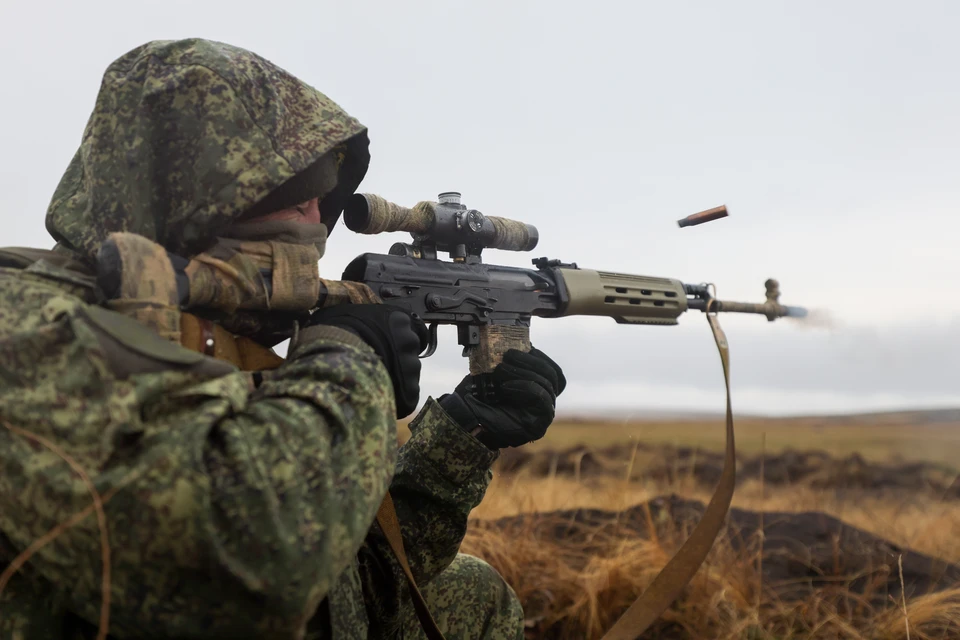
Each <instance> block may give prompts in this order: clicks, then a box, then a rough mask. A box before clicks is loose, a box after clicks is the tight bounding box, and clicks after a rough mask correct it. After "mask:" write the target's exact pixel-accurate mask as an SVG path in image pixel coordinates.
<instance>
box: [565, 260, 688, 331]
mask: <svg viewBox="0 0 960 640" xmlns="http://www.w3.org/2000/svg"><path fill="white" fill-rule="evenodd" d="M557 271H558V272H559V273H560V275H561V276H563V282H564V285H565V286H566V289H567V296H568V297H569V302H567V304H566V305H565V306H564V308H563V309H561V310H560V313H559V314H557V315H558V316H609V317H611V318H613V319H614V320H616V321H617V322H618V323H620V324H661V325H662V324H677V318H679V317H680V315H681V314H682V313H683V312H685V311H686V310H687V296H686V293H685V292H684V288H683V283H682V282H680V281H679V280H673V279H670V278H655V277H651V276H641V275H633V274H629V273H610V272H608V271H594V270H592V269H567V268H560V269H558V270H557Z"/></svg>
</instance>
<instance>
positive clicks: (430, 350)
mask: <svg viewBox="0 0 960 640" xmlns="http://www.w3.org/2000/svg"><path fill="white" fill-rule="evenodd" d="M438 327H439V325H438V324H437V323H436V322H434V323H433V324H431V325H430V326H429V327H428V329H429V332H430V337H429V343H428V344H427V350H426V351H425V352H424V353H422V354H420V359H421V360H422V359H424V358H429V357H430V356H432V355H433V354H435V353H436V352H437V343H438V339H437V328H438Z"/></svg>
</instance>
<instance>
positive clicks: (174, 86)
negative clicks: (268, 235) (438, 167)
mask: <svg viewBox="0 0 960 640" xmlns="http://www.w3.org/2000/svg"><path fill="white" fill-rule="evenodd" d="M367 147H368V139H367V134H366V128H365V127H364V126H363V125H361V124H360V123H359V122H358V121H357V120H356V119H354V118H353V117H351V116H350V115H348V114H347V113H346V112H344V111H343V109H341V108H340V107H339V106H338V105H337V104H335V103H334V102H333V101H332V100H330V99H329V98H327V97H326V96H325V95H323V94H322V93H320V92H319V91H317V90H315V89H313V88H312V87H310V86H308V85H307V84H305V83H303V82H302V81H300V80H298V79H297V78H295V77H293V76H292V75H290V74H289V73H287V72H286V71H284V70H282V69H280V68H278V67H277V66H275V65H274V64H272V63H270V62H269V61H267V60H265V59H263V58H261V57H260V56H258V55H256V54H253V53H251V52H249V51H245V50H243V49H240V48H237V47H233V46H230V45H227V44H222V43H219V42H211V41H208V40H199V39H190V40H180V41H156V42H150V43H147V44H145V45H143V46H140V47H138V48H136V49H134V50H132V51H130V52H129V53H127V54H126V55H124V56H122V57H121V58H119V59H117V60H116V61H114V62H113V63H112V64H111V65H110V66H109V67H108V68H107V70H106V73H105V74H104V76H103V82H102V84H101V88H100V92H99V94H98V96H97V101H96V106H95V107H94V110H93V113H92V115H91V116H90V119H89V121H88V123H87V126H86V129H85V131H84V134H83V141H82V142H81V145H80V148H79V149H78V150H77V153H76V155H75V156H74V157H73V160H72V161H71V162H70V166H69V167H68V168H67V171H66V173H65V174H64V176H63V178H62V179H61V181H60V184H59V185H58V187H57V190H56V192H55V193H54V196H53V199H52V201H51V203H50V207H49V209H48V210H47V218H46V225H47V230H48V231H49V232H50V234H51V235H53V237H54V238H55V239H56V240H57V242H58V243H59V245H60V248H61V249H68V250H72V251H75V252H77V253H79V254H80V256H81V257H82V258H84V259H86V260H90V259H91V258H92V257H93V256H95V255H96V252H97V249H98V248H99V246H100V244H101V242H103V240H104V239H105V238H106V237H107V235H108V234H109V233H111V232H114V231H129V232H133V233H137V234H139V235H142V236H145V237H147V238H149V239H151V240H153V241H155V242H157V243H159V244H161V245H163V246H164V247H166V248H167V249H169V250H170V251H173V252H176V253H180V254H181V255H185V256H190V255H193V254H195V253H198V252H200V251H202V250H203V249H204V248H205V247H206V246H208V245H209V244H210V243H211V242H212V241H213V239H214V237H215V236H217V235H218V233H219V232H220V231H222V230H223V229H224V228H226V227H227V226H229V225H230V224H231V223H232V222H234V221H236V220H237V219H239V218H241V217H242V216H243V215H244V214H245V213H247V212H250V210H251V209H252V208H253V207H254V205H256V204H257V203H259V202H261V201H263V200H264V199H265V198H266V197H267V196H268V195H269V194H271V192H275V190H277V189H278V187H280V186H281V185H283V184H284V183H287V185H288V186H289V185H290V184H291V182H288V181H290V180H291V178H294V176H298V175H302V174H303V173H304V172H305V171H307V170H308V169H310V168H311V167H313V166H314V165H315V164H319V163H318V160H320V158H321V157H323V156H324V155H325V154H327V153H328V152H334V153H336V154H338V155H339V156H340V159H341V166H340V170H339V178H338V183H337V187H336V188H335V189H334V190H333V192H331V193H330V194H329V195H327V196H326V197H325V198H324V199H323V201H322V202H321V212H322V213H323V221H324V222H325V223H326V225H327V227H328V229H330V230H332V227H333V225H334V224H335V223H336V221H337V219H338V218H339V216H340V213H341V211H342V210H343V204H344V202H345V201H346V198H347V197H348V196H349V195H350V194H352V193H353V191H355V190H356V188H357V186H358V185H359V183H360V181H361V180H362V179H363V176H364V174H365V173H366V170H367V165H368V163H369V154H368V150H367ZM292 182H296V181H292ZM317 195H320V194H314V195H312V196H311V197H316V196H317ZM306 199H309V198H304V200H306ZM268 202H269V200H268Z"/></svg>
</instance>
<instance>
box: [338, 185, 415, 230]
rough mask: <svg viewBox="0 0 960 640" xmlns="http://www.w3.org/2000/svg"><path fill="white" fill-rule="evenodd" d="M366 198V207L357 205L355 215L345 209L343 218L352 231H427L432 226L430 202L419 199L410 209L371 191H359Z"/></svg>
mask: <svg viewBox="0 0 960 640" xmlns="http://www.w3.org/2000/svg"><path fill="white" fill-rule="evenodd" d="M361 195H362V196H363V198H364V200H366V204H367V207H366V211H363V210H362V209H359V208H358V209H357V210H356V211H355V212H353V213H355V214H356V215H351V213H352V212H351V211H349V210H348V211H347V214H346V218H345V220H344V222H346V224H347V226H348V227H349V228H350V230H351V231H355V232H357V233H364V234H377V233H391V232H393V231H406V232H408V233H427V232H428V231H430V228H431V227H432V226H433V221H434V209H433V203H432V202H427V201H424V202H418V203H417V204H416V205H415V206H414V207H413V208H412V209H411V208H409V207H404V206H402V205H399V204H395V203H393V202H390V201H389V200H386V199H385V198H381V197H380V196H377V195H374V194H372V193H364V194H361Z"/></svg>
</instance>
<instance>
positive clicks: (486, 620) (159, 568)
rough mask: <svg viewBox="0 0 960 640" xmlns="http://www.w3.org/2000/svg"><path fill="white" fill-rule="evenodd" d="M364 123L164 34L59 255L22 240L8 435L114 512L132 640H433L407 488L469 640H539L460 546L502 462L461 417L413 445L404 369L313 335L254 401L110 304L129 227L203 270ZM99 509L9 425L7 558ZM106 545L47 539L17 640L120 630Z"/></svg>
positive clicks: (86, 162)
mask: <svg viewBox="0 0 960 640" xmlns="http://www.w3.org/2000/svg"><path fill="white" fill-rule="evenodd" d="M363 131H364V129H363V128H362V126H361V125H359V124H358V123H357V122H356V121H355V120H353V119H352V118H350V117H349V116H347V115H346V114H345V113H344V112H343V111H342V110H341V109H339V107H337V106H336V105H335V104H333V103H332V102H331V101H329V100H328V99H327V98H325V97H324V96H322V95H321V94H319V93H318V92H316V91H314V90H313V89H311V88H309V87H307V86H306V85H303V84H302V83H300V82H299V81H297V80H296V79H294V78H292V77H291V76H289V75H288V74H286V73H285V72H283V71H281V70H279V69H277V68H276V67H274V66H273V65H271V64H270V63H268V62H266V61H264V60H263V59H261V58H259V57H257V56H255V55H253V54H251V53H249V52H246V51H243V50H241V49H236V48H233V47H230V46H228V45H223V44H219V43H212V42H207V41H201V40H187V41H178V42H159V43H151V44H148V45H145V46H143V47H140V48H138V49H135V50H134V51H132V52H130V53H129V54H127V55H125V56H123V57H122V58H120V59H119V60H118V61H117V62H115V63H114V64H113V65H111V66H110V68H109V69H108V71H107V73H106V75H105V78H104V83H103V86H102V89H101V92H100V95H99V96H98V98H97V105H96V108H95V110H94V113H93V115H92V117H91V119H90V121H89V124H88V127H87V130H86V133H85V135H84V141H83V144H82V145H81V148H80V150H79V151H78V153H77V155H76V157H75V158H74V161H73V162H72V163H71V164H70V167H69V168H68V170H67V173H66V175H65V176H64V178H63V180H62V182H61V184H60V186H59V187H58V189H57V192H56V195H55V196H54V199H53V201H52V203H51V206H50V210H49V212H48V216H47V225H48V228H49V230H50V231H51V233H52V234H53V235H54V236H55V237H56V238H57V239H58V240H59V241H60V246H59V248H58V250H57V251H56V252H49V253H48V252H44V251H43V250H29V249H15V250H0V419H2V421H3V423H2V424H10V425H15V426H16V427H18V428H20V429H24V430H26V431H29V432H31V433H34V434H37V435H39V436H42V437H44V438H47V439H48V440H50V441H52V442H54V443H56V445H57V446H59V447H60V448H61V449H62V450H63V451H64V452H65V453H66V454H67V455H69V456H70V457H71V458H72V459H73V460H75V461H76V462H77V463H78V464H79V465H80V466H81V467H82V468H83V469H84V470H85V471H86V473H87V474H88V475H89V476H90V478H91V479H92V481H93V483H94V485H95V486H96V489H97V491H98V492H99V493H100V494H101V495H102V496H103V499H104V502H105V511H106V518H107V523H108V538H109V543H110V548H111V552H112V559H111V571H110V576H111V591H110V595H111V605H112V606H111V619H110V633H111V637H115V638H140V637H143V636H145V635H148V636H150V637H161V638H163V637H176V638H205V639H209V638H262V637H270V638H303V637H310V638H327V637H335V638H367V637H394V636H396V635H397V634H398V633H403V634H404V636H405V637H417V636H416V633H417V632H416V631H415V629H416V626H415V625H413V623H412V622H411V619H410V607H409V595H408V594H407V587H406V581H405V578H404V576H403V573H402V571H401V569H400V567H399V565H398V564H397V562H396V560H395V559H394V557H393V555H392V554H391V552H390V550H389V547H388V545H387V543H386V541H385V539H384V538H383V537H382V535H381V534H380V532H379V530H378V528H377V526H376V525H375V524H374V516H375V513H376V510H377V506H378V505H379V503H380V501H381V498H382V496H383V495H384V493H385V491H386V490H387V488H388V487H389V488H390V491H391V494H392V495H393V498H394V502H395V504H396V508H397V513H398V516H399V519H400V522H401V526H402V529H403V534H404V539H405V540H406V541H408V549H407V552H408V558H409V561H410V565H411V568H412V570H413V572H414V575H415V577H416V579H417V581H418V583H419V584H421V585H422V586H423V589H424V591H425V593H428V594H430V595H429V599H430V601H431V602H432V603H434V604H435V606H437V607H438V612H439V615H438V618H440V619H441V620H446V621H448V622H449V624H451V625H452V626H451V632H452V633H451V636H450V638H451V640H452V638H456V637H487V638H497V639H499V638H511V639H514V638H520V637H522V632H521V629H520V626H519V620H520V613H519V605H518V603H517V601H516V597H515V595H513V593H512V591H510V590H509V588H505V585H504V584H503V581H502V580H501V579H500V578H499V576H497V575H496V573H495V572H493V571H492V569H490V568H489V567H488V566H486V565H483V564H482V563H479V561H475V560H471V559H469V558H466V557H463V556H458V554H457V550H458V548H459V544H460V542H461V540H462V537H463V534H464V531H465V528H466V523H467V517H468V514H469V513H470V511H471V510H472V509H473V507H474V506H476V505H477V504H478V503H479V502H480V500H481V498H482V496H483V493H484V491H485V489H486V486H487V485H488V483H489V481H490V477H491V473H490V465H491V464H492V463H493V461H494V460H495V458H496V456H497V454H496V452H494V451H491V450H489V449H487V448H486V447H484V446H483V445H482V444H480V442H478V441H477V440H476V439H475V438H474V437H473V436H471V435H470V434H468V433H466V432H465V431H463V430H462V429H460V428H459V427H458V426H457V425H456V423H454V422H453V420H451V419H450V417H449V416H447V414H446V413H444V412H443V410H442V409H441V408H440V407H439V405H438V404H437V403H436V401H434V400H433V399H428V401H427V404H426V406H425V408H424V410H423V411H422V412H421V413H420V415H418V416H417V417H416V418H415V419H414V420H413V422H412V423H411V430H412V434H413V435H412V437H411V439H410V440H409V441H408V442H407V443H406V444H405V445H404V446H403V447H400V448H399V450H398V447H397V439H396V423H395V420H394V412H395V409H394V406H393V397H392V396H393V394H392V389H391V386H390V379H389V376H388V375H387V372H386V370H385V368H384V367H383V365H382V364H381V363H380V361H379V359H378V358H377V357H376V355H375V354H374V353H373V351H372V349H370V348H369V347H368V346H366V345H365V344H363V343H362V342H361V341H360V340H359V339H358V338H356V336H354V335H353V334H350V333H347V332H345V331H340V330H337V329H335V328H329V330H328V331H323V332H312V333H310V334H305V336H304V337H303V339H300V340H298V341H297V342H296V344H294V345H292V346H291V350H290V353H289V354H288V359H287V361H286V362H285V363H283V364H282V365H280V366H279V367H278V368H276V369H274V370H272V371H268V372H264V374H263V379H262V382H261V383H260V384H259V385H254V384H253V378H252V377H251V376H250V374H249V373H247V372H243V371H240V370H238V369H237V368H236V367H234V366H233V365H230V364H228V363H225V362H222V361H219V360H215V359H212V358H208V357H205V356H203V355H201V354H199V353H197V352H196V351H191V350H188V349H185V348H183V347H181V346H179V345H177V344H174V343H172V342H170V341H168V340H164V339H163V338H161V337H160V336H159V335H157V334H156V333H154V332H152V331H150V330H149V329H148V328H146V327H145V326H143V325H141V324H138V323H137V322H136V321H134V320H132V319H130V318H128V317H126V316H124V315H120V314H118V313H115V312H113V311H110V310H107V309H105V308H104V307H102V306H98V303H99V298H98V296H97V295H96V294H95V292H94V289H93V288H92V286H91V285H92V282H93V278H92V274H91V273H85V272H84V269H83V266H82V263H83V262H87V263H89V262H90V260H91V258H92V257H93V256H95V254H96V252H97V249H98V247H99V245H100V243H101V242H102V241H103V240H104V239H105V238H106V237H107V236H108V235H109V234H110V233H111V232H113V231H121V230H122V231H129V232H132V233H137V234H140V235H143V236H144V237H146V238H149V239H151V240H155V241H157V242H159V243H161V244H163V245H164V246H166V247H167V248H168V249H171V250H179V251H181V252H182V253H186V254H189V253H190V251H191V250H192V249H190V247H194V246H204V245H207V244H209V243H210V242H211V241H212V239H213V238H214V237H215V236H217V235H218V232H219V231H220V230H221V229H222V228H224V227H225V226H227V225H229V224H230V223H231V221H233V220H234V219H236V218H237V216H239V215H240V214H242V213H243V212H244V211H245V210H247V209H249V207H250V206H251V205H253V204H254V203H256V202H257V201H259V200H260V199H261V198H263V197H264V195H265V194H267V193H269V192H270V191H272V190H273V189H275V188H276V187H277V186H278V185H279V183H281V182H283V181H284V180H285V179H286V178H288V177H289V176H291V175H293V174H294V173H295V172H297V171H300V170H301V169H302V168H303V167H305V166H307V165H309V164H310V163H311V162H312V161H314V160H315V159H316V157H317V156H318V154H321V153H323V152H324V151H325V150H326V149H328V148H329V147H330V146H331V145H334V144H339V143H341V142H342V141H343V140H344V139H345V138H347V137H348V136H351V135H360V133H361V132H363ZM181 232H182V235H181ZM74 258H78V259H79V260H76V259H74ZM90 502H91V497H90V495H89V494H88V492H87V490H86V488H85V486H84V484H83V483H82V482H81V480H80V479H79V478H78V477H77V476H76V474H75V473H74V472H73V471H72V470H71V468H70V467H69V466H68V465H67V464H66V463H65V462H64V461H63V460H62V459H61V458H60V457H59V456H58V455H56V454H55V453H54V452H52V451H50V450H48V449H47V448H45V447H43V446H41V445H39V444H37V443H34V442H32V441H30V440H27V439H25V438H23V437H21V436H19V435H18V434H16V433H14V432H13V431H11V430H9V429H7V428H3V426H2V425H0V566H5V565H7V564H8V563H9V561H10V560H11V559H12V558H13V557H14V556H16V555H17V554H18V553H20V552H21V551H22V550H23V549H25V548H26V547H27V546H28V545H29V544H30V543H32V542H33V541H35V540H37V539H38V538H40V537H41V536H43V535H44V534H46V533H47V532H48V531H50V530H51V529H53V528H54V527H56V526H57V525H58V524H59V523H61V522H63V521H65V520H67V519H68V518H70V516H71V515H72V514H74V513H77V512H79V511H82V510H84V509H86V508H87V507H88V506H89V504H90ZM99 544H100V543H99V532H98V528H97V523H96V519H95V518H94V516H93V515H92V514H91V515H88V516H87V517H85V518H83V519H82V520H80V521H79V522H78V523H77V524H75V525H74V526H72V527H71V528H69V529H67V530H65V531H64V532H63V533H61V534H60V535H59V536H58V537H56V538H55V539H54V540H53V541H52V542H50V543H49V544H48V545H47V546H45V547H43V548H41V549H39V550H38V551H37V552H36V553H35V554H34V555H33V556H32V557H31V559H30V561H29V562H28V564H27V565H26V566H25V567H24V568H23V569H22V570H21V571H20V572H18V573H17V574H15V575H14V577H13V579H12V581H11V582H10V584H8V585H7V587H6V589H5V591H4V592H3V594H2V596H0V638H25V639H27V638H29V639H33V638H40V639H45V638H71V639H73V638H92V637H94V634H95V631H96V627H95V625H96V621H97V619H98V614H99V609H100V584H101V582H100V575H101V564H100V549H99ZM451 563H453V565H451ZM483 594H490V597H491V598H492V599H490V600H488V599H486V598H484V596H483ZM458 602H459V603H464V604H467V605H470V604H472V603H476V605H477V607H476V609H475V610H473V611H474V613H473V615H475V616H476V617H475V618H473V619H470V618H469V615H470V613H469V611H466V610H463V611H458V612H456V613H454V606H455V605H454V603H458ZM467 628H469V629H471V630H472V634H471V635H468V636H460V635H459V632H458V631H457V630H458V629H467ZM368 631H369V633H368ZM484 633H485V634H486V635H482V634H484Z"/></svg>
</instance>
